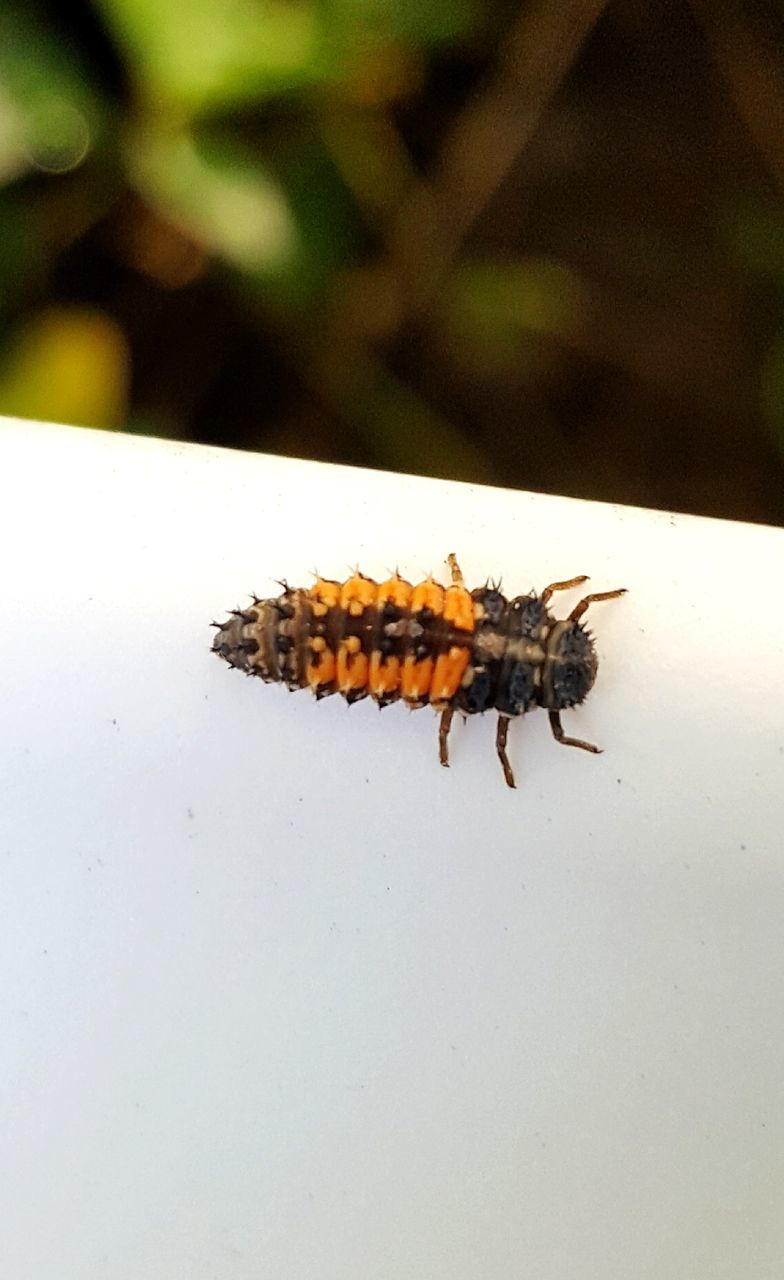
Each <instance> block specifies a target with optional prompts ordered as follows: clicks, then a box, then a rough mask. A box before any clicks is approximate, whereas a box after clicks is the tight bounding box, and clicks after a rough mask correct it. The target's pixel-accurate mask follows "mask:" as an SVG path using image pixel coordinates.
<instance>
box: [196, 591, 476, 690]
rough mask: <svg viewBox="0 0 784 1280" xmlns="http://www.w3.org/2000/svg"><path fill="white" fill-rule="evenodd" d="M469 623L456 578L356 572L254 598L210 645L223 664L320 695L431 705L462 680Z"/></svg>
mask: <svg viewBox="0 0 784 1280" xmlns="http://www.w3.org/2000/svg"><path fill="white" fill-rule="evenodd" d="M474 619H475V602H474V599H473V598H472V595H471V593H470V592H468V591H467V590H466V589H465V587H463V586H462V585H458V584H457V583H453V584H452V585H451V586H448V587H442V586H440V584H439V583H437V582H434V581H433V580H432V579H430V578H428V579H427V580H426V581H425V582H421V583H419V584H418V585H417V586H412V585H411V584H410V583H409V582H406V581H405V580H404V579H402V578H400V577H398V576H394V577H391V578H388V579H387V581H386V582H382V583H376V582H374V581H373V580H372V579H371V578H366V577H364V576H363V575H362V574H359V573H356V574H354V575H353V576H352V577H350V578H348V579H347V580H346V581H345V582H343V583H339V582H331V581H328V580H326V579H323V578H319V579H318V580H317V581H316V583H315V584H314V585H313V587H311V588H309V589H300V588H289V587H286V588H285V589H284V591H283V593H282V594H281V595H280V596H278V597H277V598H276V599H270V600H254V602H253V604H252V605H250V606H249V607H248V608H247V609H245V610H243V611H241V612H240V611H238V612H236V613H234V614H233V615H232V617H231V619H230V621H229V622H227V623H225V624H224V625H223V626H221V627H220V628H219V631H218V634H217V636H216V639H215V645H214V648H215V650H216V652H218V653H219V654H220V655H221V656H222V657H224V658H225V659H226V660H227V661H228V662H229V663H230V665H232V666H235V667H239V668H241V669H242V670H244V671H247V672H248V673H249V674H252V675H258V676H261V678H262V679H263V680H268V681H279V682H282V683H284V684H286V685H288V687H289V688H290V689H300V688H307V687H310V688H311V689H312V690H313V692H314V693H315V694H316V696H317V697H320V698H321V697H325V696H327V695H328V694H331V693H342V694H343V696H344V697H345V698H346V699H347V701H348V702H356V701H358V700H359V699H360V698H364V697H366V696H367V695H368V694H369V695H370V696H371V697H372V698H374V699H375V700H376V702H378V703H379V705H381V706H386V705H387V704H388V703H390V702H394V701H396V700H397V699H398V698H403V699H404V700H405V701H406V702H407V703H408V704H409V706H411V707H420V706H423V705H424V704H425V703H428V702H429V703H430V704H431V705H432V706H434V707H436V708H440V707H446V706H448V705H450V704H451V703H452V701H453V700H454V699H455V697H456V695H457V693H458V690H459V689H460V687H461V685H462V684H463V682H464V678H465V676H466V673H467V668H468V666H469V662H470V660H471V656H472V647H473V641H474ZM469 679H470V675H469Z"/></svg>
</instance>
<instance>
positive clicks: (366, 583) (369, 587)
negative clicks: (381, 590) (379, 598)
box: [340, 573, 378, 618]
mask: <svg viewBox="0 0 784 1280" xmlns="http://www.w3.org/2000/svg"><path fill="white" fill-rule="evenodd" d="M377 591H378V587H377V586H376V584H375V582H373V580H372V579H371V578H363V577H362V575H361V574H358V573H355V574H354V576H353V578H347V579H346V581H345V582H344V583H343V586H342V587H341V589H340V607H341V609H345V610H346V612H347V613H349V614H350V615H351V617H352V618H358V617H360V615H361V614H363V613H364V611H365V609H366V608H367V607H368V605H371V604H375V602H376V592H377Z"/></svg>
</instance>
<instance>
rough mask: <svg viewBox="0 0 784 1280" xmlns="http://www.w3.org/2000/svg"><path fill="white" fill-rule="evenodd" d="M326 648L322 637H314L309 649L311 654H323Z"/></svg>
mask: <svg viewBox="0 0 784 1280" xmlns="http://www.w3.org/2000/svg"><path fill="white" fill-rule="evenodd" d="M326 647H327V642H326V640H325V639H324V637H323V636H314V637H313V639H312V640H311V642H310V648H311V651H312V652H313V653H323V652H324V650H325V649H326Z"/></svg>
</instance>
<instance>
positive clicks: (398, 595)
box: [376, 577, 414, 609]
mask: <svg viewBox="0 0 784 1280" xmlns="http://www.w3.org/2000/svg"><path fill="white" fill-rule="evenodd" d="M413 590H414V588H413V587H412V586H411V583H410V582H406V580H405V579H404V578H397V577H395V578H388V579H387V581H386V582H382V583H381V585H380V586H379V588H378V596H377V597H376V604H378V605H385V604H394V605H396V606H397V608H398V609H407V608H408V606H409V603H410V600H411V593H412V591H413Z"/></svg>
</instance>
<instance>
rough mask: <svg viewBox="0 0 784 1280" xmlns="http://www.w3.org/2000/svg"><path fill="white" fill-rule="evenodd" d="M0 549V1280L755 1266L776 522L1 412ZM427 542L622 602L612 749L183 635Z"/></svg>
mask: <svg viewBox="0 0 784 1280" xmlns="http://www.w3.org/2000/svg"><path fill="white" fill-rule="evenodd" d="M0 532H1V533H2V547H3V561H4V563H3V571H2V611H3V626H2V629H1V630H0V683H1V684H2V722H3V728H2V739H1V740H2V746H1V747H0V753H1V758H0V776H1V777H2V805H1V807H0V867H1V868H2V880H1V881H0V885H1V887H0V911H1V912H2V927H1V928H0V1021H1V1023H2V1026H3V1029H4V1030H3V1035H2V1038H0V1126H1V1128H2V1142H1V1143H0V1183H2V1203H3V1226H2V1230H0V1274H2V1275H3V1276H8V1277H9V1278H11V1277H12V1278H13V1280H42V1278H43V1277H47V1280H48V1277H57V1280H83V1278H84V1277H87V1276H100V1277H101V1280H172V1278H173V1277H183V1278H184V1280H191V1278H192V1280H208V1278H209V1280H212V1278H213V1277H220V1280H258V1278H259V1277H274V1278H275V1280H289V1278H291V1280H295V1278H296V1280H311V1278H313V1280H367V1278H368V1277H371V1276H372V1277H373V1280H392V1278H395V1280H397V1278H404V1277H405V1278H406V1280H410V1278H411V1277H427V1280H476V1278H477V1277H493V1280H507V1278H508V1280H518V1278H519V1277H521V1276H526V1277H536V1280H565V1278H566V1277H568V1278H569V1280H572V1278H575V1277H579V1278H580V1280H582V1278H586V1280H587V1278H591V1280H593V1278H594V1277H595V1278H596V1280H616V1278H617V1280H628V1278H629V1277H631V1276H633V1277H635V1280H647V1278H649V1277H650V1280H661V1277H667V1278H668V1280H673V1278H675V1277H683V1278H684V1280H686V1278H688V1280H693V1278H694V1277H701V1276H706V1277H707V1276H710V1277H711V1278H712V1280H720V1278H724V1277H726V1278H727V1280H737V1278H738V1277H740V1276H742V1277H744V1278H746V1277H749V1278H753V1280H780V1276H781V1268H782V1258H783V1257H784V1215H782V1212H781V1196H782V1190H781V1189H782V1185H784V1000H783V999H782V970H783V969H784V946H783V945H782V921H783V920H784V851H783V849H782V818H783V817H784V640H783V638H782V637H784V611H783V609H782V593H781V584H782V581H783V580H784V533H782V531H779V530H773V529H767V528H754V527H747V526H739V525H733V524H722V523H720V522H715V521H707V520H698V519H692V518H687V517H682V516H678V517H670V516H667V515H663V514H657V513H652V512H648V511H636V510H627V509H616V508H612V507H605V506H598V505H592V504H586V503H579V502H568V501H564V500H560V499H556V498H550V497H541V496H535V495H531V494H525V493H512V492H506V491H501V490H492V489H484V488H472V487H469V486H462V485H456V484H446V483H441V482H436V481H429V480H422V479H412V478H407V477H400V476H391V475H384V474H376V473H364V472H360V471H352V470H349V469H340V468H329V467H324V466H318V465H314V464H308V463H302V462H295V461H287V460H280V459H274V458H268V457H261V456H248V455H242V454H239V453H229V452H221V451H219V450H210V449H198V448H192V447H186V446H183V445H179V444H167V443H160V442H157V441H151V440H143V439H130V438H127V437H119V436H111V435H102V434H99V433H91V432H85V431H75V430H70V429H65V428H55V427H43V426H39V425H35V424H21V423H13V422H6V423H4V424H3V428H2V430H0ZM452 550H454V551H456V552H457V553H458V555H459V557H460V560H461V563H462V566H463V569H464V571H465V573H466V577H467V579H468V580H469V582H470V584H471V585H475V584H476V583H478V582H480V581H483V580H484V579H485V577H486V576H487V575H488V574H503V577H504V582H505V585H506V587H507V589H508V590H509V591H510V592H516V591H523V590H527V589H529V588H530V587H537V588H541V587H542V586H543V585H544V584H545V583H546V582H548V581H550V580H552V579H555V578H560V577H567V576H570V575H573V574H577V573H580V572H584V573H590V575H591V580H592V581H591V585H592V587H593V588H594V589H595V590H601V589H604V588H611V587H615V586H627V587H628V588H629V589H630V593H629V595H628V596H626V597H625V598H624V599H623V600H619V601H613V602H612V603H610V604H606V605H599V606H597V607H596V610H595V611H594V613H593V621H592V625H593V628H594V630H595V632H596V634H597V637H598V643H599V649H600V653H601V655H602V666H601V669H600V673H599V680H598V683H597V687H596V689H595V690H594V692H593V694H592V695H591V697H590V698H589V700H588V702H587V703H586V704H585V706H584V707H583V708H582V709H580V710H579V711H578V712H575V713H573V714H572V715H567V716H565V722H568V724H567V732H573V733H578V734H581V735H583V736H585V737H588V738H590V739H592V740H594V741H598V742H600V743H601V744H602V745H603V746H604V747H605V754H604V755H602V756H597V757H591V756H588V755H586V754H584V753H582V752H578V751H570V750H566V749H564V748H562V747H558V746H557V745H556V744H555V743H554V742H553V741H552V739H551V737H550V734H549V729H548V726H547V720H546V717H545V716H544V715H543V714H542V713H540V714H538V715H537V714H534V715H532V716H530V717H529V718H528V720H527V722H526V723H525V724H524V725H520V724H516V725H513V727H512V732H511V734H510V756H511V759H512V763H513V765H514V767H515V769H516V772H517V775H518V784H519V789H518V790H517V791H516V792H512V791H509V790H507V788H506V787H505V786H504V783H503V779H502V777H501V772H500V769H499V767H498V764H497V761H496V759H495V755H494V751H493V733H494V726H493V723H492V721H491V720H490V719H489V718H485V719H484V720H474V721H472V722H471V723H469V724H468V725H467V726H466V727H463V726H462V725H459V724H458V725H456V727H455V730H454V731H453V735H452V747H451V751H452V768H451V769H450V770H449V771H446V770H443V769H441V768H439V765H438V760H437V741H436V737H437V734H436V722H435V718H434V716H433V715H432V714H431V713H430V712H429V711H421V712H419V713H418V714H416V715H409V714H408V713H407V712H406V711H405V710H404V709H403V708H402V707H399V706H397V707H393V708H391V709H389V710H387V711H385V712H384V713H383V715H379V713H378V711H376V709H375V708H374V707H372V706H371V705H369V704H367V703H363V704H360V705H359V706H357V707H356V708H353V709H352V710H351V711H350V712H349V711H347V709H346V707H345V705H343V703H342V702H341V701H340V700H338V699H329V700H327V701H326V702H323V703H321V704H319V705H318V706H317V705H315V704H314V703H313V702H312V701H311V700H310V699H309V698H308V696H307V695H305V694H301V695H297V696H293V697H290V696H289V695H288V694H287V693H285V692H284V691H283V690H281V689H278V688H274V687H265V686H264V685H262V683H261V682H260V681H250V680H243V679H241V678H240V677H239V676H238V675H237V674H235V673H233V672H231V671H229V670H228V669H227V668H226V667H225V666H224V665H223V664H221V663H219V662H218V661H216V660H215V659H214V658H213V657H212V656H211V655H210V654H209V652H208V649H209V644H210V632H209V628H208V626H207V624H208V623H209V621H210V619H211V618H212V617H216V616H217V617H220V616H222V615H223V613H224V611H225V609H226V608H227V607H229V606H233V605H234V604H236V603H239V602H241V601H242V600H244V599H245V598H246V597H247V594H248V592H249V591H250V590H251V589H255V590H256V591H258V592H267V591H271V590H272V589H273V583H272V579H273V578H275V577H278V576H281V577H282V576H286V577H288V578H289V580H291V581H292V582H296V581H297V580H303V581H307V580H308V579H307V574H308V571H309V570H310V569H312V568H314V567H318V568H319V569H320V570H321V571H322V572H324V573H326V574H335V575H342V574H343V573H344V571H345V569H346V567H347V566H348V565H349V564H353V563H355V562H356V561H357V560H359V562H360V564H361V566H362V568H363V569H365V570H366V571H367V572H369V573H372V574H373V575H375V576H377V575H378V574H381V573H384V572H385V571H386V570H387V569H389V568H390V567H393V566H394V565H395V564H396V563H397V564H399V566H400V568H401V570H403V571H405V572H406V573H407V574H409V575H416V574H418V573H421V572H422V571H425V570H427V569H431V568H432V569H433V570H434V571H436V572H438V573H440V572H443V571H444V567H443V559H444V557H445V556H446V554H447V553H448V552H449V551H452ZM573 598H574V597H571V596H569V597H566V599H564V600H563V601H562V602H561V604H562V607H564V608H565V607H566V606H567V605H570V602H571V600H572V599H573Z"/></svg>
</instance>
